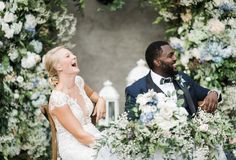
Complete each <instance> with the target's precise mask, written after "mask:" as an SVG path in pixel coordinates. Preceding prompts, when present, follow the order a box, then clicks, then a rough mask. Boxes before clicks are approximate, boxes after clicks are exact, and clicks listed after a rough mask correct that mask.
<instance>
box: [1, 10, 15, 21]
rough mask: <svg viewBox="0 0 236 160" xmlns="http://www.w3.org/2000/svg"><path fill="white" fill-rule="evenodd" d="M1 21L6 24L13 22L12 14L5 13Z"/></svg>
mask: <svg viewBox="0 0 236 160" xmlns="http://www.w3.org/2000/svg"><path fill="white" fill-rule="evenodd" d="M3 20H4V22H6V23H9V22H13V21H14V20H15V15H14V14H13V13H11V12H8V11H7V12H5V15H4V17H3Z"/></svg>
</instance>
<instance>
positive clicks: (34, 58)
mask: <svg viewBox="0 0 236 160" xmlns="http://www.w3.org/2000/svg"><path fill="white" fill-rule="evenodd" d="M40 59H41V58H40V56H39V55H37V54H35V53H32V52H27V56H26V57H24V58H22V60H21V66H22V67H23V68H27V69H30V68H32V67H34V66H35V65H36V64H37V63H38V62H39V61H40Z"/></svg>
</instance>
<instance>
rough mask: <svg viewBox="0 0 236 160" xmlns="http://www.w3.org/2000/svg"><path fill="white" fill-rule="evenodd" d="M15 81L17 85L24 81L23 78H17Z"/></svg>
mask: <svg viewBox="0 0 236 160" xmlns="http://www.w3.org/2000/svg"><path fill="white" fill-rule="evenodd" d="M16 81H17V82H18V83H22V82H23V81H24V78H23V77H22V76H18V77H17V78H16Z"/></svg>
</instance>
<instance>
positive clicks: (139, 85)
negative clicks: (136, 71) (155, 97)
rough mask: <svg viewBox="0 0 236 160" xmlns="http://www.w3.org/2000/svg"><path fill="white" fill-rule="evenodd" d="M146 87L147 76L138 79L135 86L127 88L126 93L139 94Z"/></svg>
mask: <svg viewBox="0 0 236 160" xmlns="http://www.w3.org/2000/svg"><path fill="white" fill-rule="evenodd" d="M145 86H146V76H144V77H142V78H140V79H138V80H137V81H135V82H134V83H133V84H131V85H129V86H127V87H126V89H125V90H126V91H132V92H138V91H139V90H140V89H142V88H145Z"/></svg>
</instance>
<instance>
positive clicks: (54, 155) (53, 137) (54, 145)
mask: <svg viewBox="0 0 236 160" xmlns="http://www.w3.org/2000/svg"><path fill="white" fill-rule="evenodd" d="M41 112H42V113H43V114H44V116H45V117H46V118H47V120H48V121H49V124H50V129H51V160H57V136H56V132H57V130H56V127H55V123H54V122H53V119H52V117H51V115H50V113H49V107H48V105H43V106H41Z"/></svg>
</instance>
